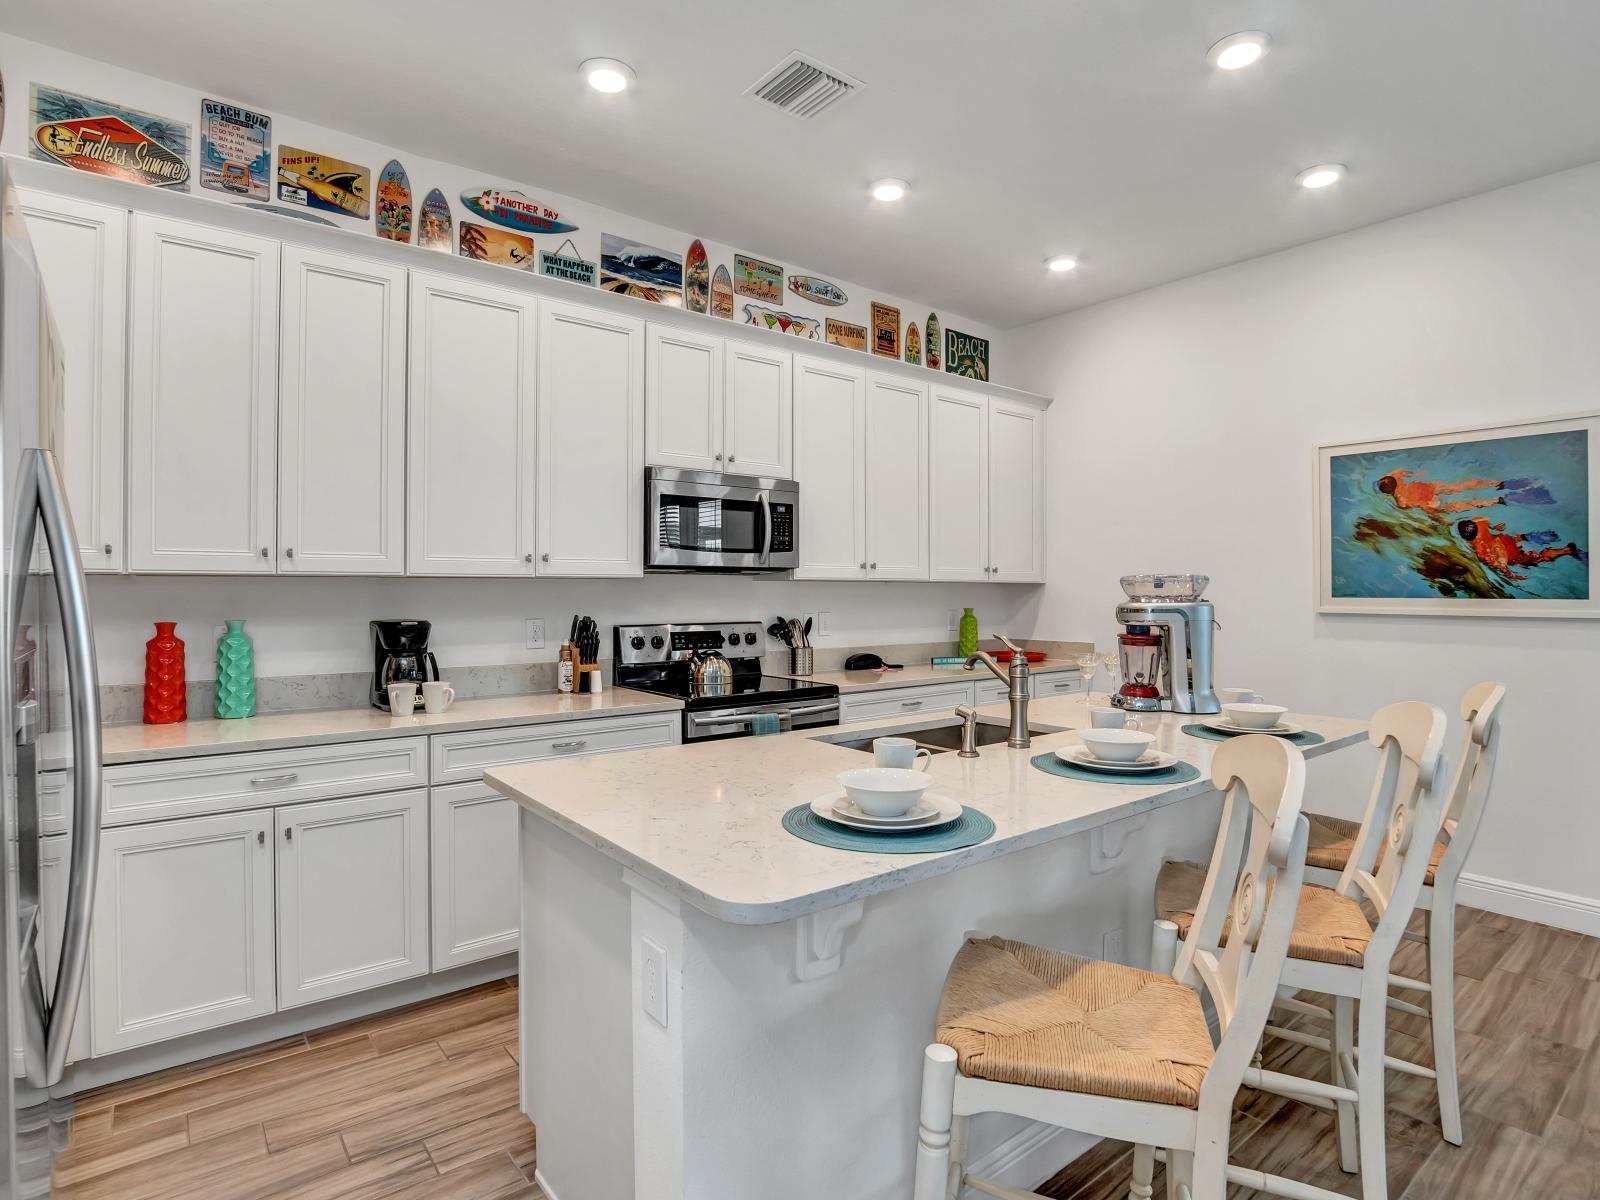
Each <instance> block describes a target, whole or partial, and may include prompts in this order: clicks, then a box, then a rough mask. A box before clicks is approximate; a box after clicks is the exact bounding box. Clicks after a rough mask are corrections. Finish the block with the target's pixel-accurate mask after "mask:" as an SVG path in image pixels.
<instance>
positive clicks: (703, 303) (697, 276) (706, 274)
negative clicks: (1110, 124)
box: [683, 238, 711, 313]
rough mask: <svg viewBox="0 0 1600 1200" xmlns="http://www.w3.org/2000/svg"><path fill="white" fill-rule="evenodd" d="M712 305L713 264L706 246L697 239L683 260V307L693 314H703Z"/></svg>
mask: <svg viewBox="0 0 1600 1200" xmlns="http://www.w3.org/2000/svg"><path fill="white" fill-rule="evenodd" d="M710 303H711V263H710V262H709V261H708V260H707V259H706V245H705V243H704V242H702V241H701V240H700V239H699V238H696V239H695V240H694V242H693V244H692V245H690V247H689V253H688V254H687V255H686V256H685V257H684V260H683V306H684V307H685V308H687V309H688V310H689V311H690V312H693V313H703V312H705V311H706V308H707V306H708V305H709V304H710Z"/></svg>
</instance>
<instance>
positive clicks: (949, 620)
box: [944, 608, 961, 633]
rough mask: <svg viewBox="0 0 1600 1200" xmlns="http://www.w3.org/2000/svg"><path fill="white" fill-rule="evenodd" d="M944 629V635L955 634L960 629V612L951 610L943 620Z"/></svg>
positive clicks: (954, 609)
mask: <svg viewBox="0 0 1600 1200" xmlns="http://www.w3.org/2000/svg"><path fill="white" fill-rule="evenodd" d="M944 628H945V632H946V633H956V632H958V631H959V630H960V629H961V610H960V609H959V608H952V609H951V610H950V613H949V615H948V616H947V617H946V618H945V622H944Z"/></svg>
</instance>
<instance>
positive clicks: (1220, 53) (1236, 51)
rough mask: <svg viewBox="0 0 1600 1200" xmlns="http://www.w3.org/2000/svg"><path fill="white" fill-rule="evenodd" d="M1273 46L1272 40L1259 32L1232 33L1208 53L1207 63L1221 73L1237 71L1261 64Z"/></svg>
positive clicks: (1252, 30)
mask: <svg viewBox="0 0 1600 1200" xmlns="http://www.w3.org/2000/svg"><path fill="white" fill-rule="evenodd" d="M1271 45H1272V39H1271V38H1269V37H1268V36H1267V35H1266V34H1264V33H1261V32H1260V31H1259V30H1254V29H1251V30H1247V31H1246V32H1244V33H1232V34H1229V35H1228V36H1227V37H1225V38H1223V39H1222V40H1221V41H1220V42H1218V43H1217V44H1216V45H1215V46H1213V47H1211V49H1210V50H1208V51H1207V52H1206V61H1207V62H1208V63H1210V64H1211V65H1212V66H1213V67H1216V68H1217V69H1218V70H1219V71H1237V70H1239V69H1240V68H1242V67H1248V66H1249V65H1250V64H1251V63H1255V62H1260V61H1261V56H1262V55H1263V54H1265V53H1266V52H1267V50H1268V49H1269V48H1270V47H1271Z"/></svg>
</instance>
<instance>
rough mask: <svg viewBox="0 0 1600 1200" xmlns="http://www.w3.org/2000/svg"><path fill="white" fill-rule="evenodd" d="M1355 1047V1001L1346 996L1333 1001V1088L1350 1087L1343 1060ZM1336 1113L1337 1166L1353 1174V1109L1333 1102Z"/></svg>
mask: <svg viewBox="0 0 1600 1200" xmlns="http://www.w3.org/2000/svg"><path fill="white" fill-rule="evenodd" d="M1355 1045H1356V1011H1355V1001H1354V1000H1352V999H1350V997H1349V996H1335V997H1334V998H1333V1055H1332V1058H1333V1074H1332V1075H1331V1076H1330V1077H1329V1078H1330V1080H1331V1082H1332V1083H1333V1085H1334V1086H1335V1087H1349V1086H1350V1081H1349V1080H1348V1079H1346V1078H1345V1077H1344V1056H1345V1055H1346V1054H1353V1053H1354V1051H1355ZM1335 1106H1336V1107H1337V1109H1338V1112H1337V1114H1336V1123H1337V1125H1338V1127H1339V1166H1340V1168H1341V1169H1342V1170H1344V1171H1347V1172H1349V1173H1350V1174H1352V1175H1353V1174H1355V1171H1356V1106H1355V1105H1354V1104H1351V1103H1350V1102H1349V1101H1348V1100H1339V1101H1336V1102H1335Z"/></svg>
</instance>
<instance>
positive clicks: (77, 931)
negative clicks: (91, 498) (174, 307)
mask: <svg viewBox="0 0 1600 1200" xmlns="http://www.w3.org/2000/svg"><path fill="white" fill-rule="evenodd" d="M0 206H3V207H0V217H3V226H0V500H3V502H4V504H5V511H4V513H3V518H0V531H3V536H4V539H5V544H4V546H0V564H3V566H4V570H5V578H4V581H3V584H4V586H3V588H0V595H3V596H4V605H5V629H6V631H7V633H8V637H9V642H10V645H11V647H12V650H11V654H9V655H0V712H3V713H5V714H6V716H7V720H8V722H9V728H8V731H7V734H6V736H4V737H0V758H3V768H4V769H3V776H4V796H3V823H4V826H5V829H4V833H5V837H4V839H3V842H4V846H5V855H6V871H5V887H4V890H3V892H0V897H3V899H0V927H3V930H4V937H5V947H4V955H5V973H6V979H5V987H4V988H3V989H0V1030H3V1031H4V1033H5V1038H6V1042H5V1044H6V1047H7V1050H8V1058H9V1059H10V1063H11V1070H9V1071H4V1070H0V1200H22V1198H23V1197H34V1196H44V1195H47V1194H48V1193H49V1178H50V1168H51V1163H52V1161H53V1159H54V1158H55V1155H56V1153H57V1152H58V1151H59V1150H60V1149H61V1148H62V1147H63V1146H64V1145H65V1143H66V1122H67V1118H68V1116H69V1115H70V1112H71V1102H70V1100H68V1099H67V1098H65V1097H64V1096H63V1095H62V1094H61V1093H62V1079H63V1074H64V1072H65V1068H66V1060H67V1053H68V1038H69V1036H70V1035H71V1032H72V1027H73V1022H74V1020H76V1019H77V1017H78V1008H79V1005H78V1000H79V996H80V993H81V992H82V991H83V980H84V972H85V968H86V967H87V963H88V955H89V918H90V915H91V914H92V912H93V910H94V883H95V870H96V865H97V859H98V856H99V849H100V820H99V801H100V797H99V792H100V696H99V683H98V680H97V678H96V674H95V657H94V637H93V631H92V629H91V626H90V622H89V601H88V593H87V590H86V587H85V580H84V574H83V568H82V566H81V565H80V563H79V561H78V552H77V545H78V542H77V538H76V537H75V536H74V534H73V529H72V513H71V512H70V510H69V508H68V505H67V499H66V490H65V487H64V485H63V483H62V476H61V469H60V464H59V463H58V461H57V458H56V447H55V444H54V443H55V441H56V431H57V430H58V429H59V428H60V427H61V404H62V379H63V374H62V372H63V359H62V353H61V346H60V341H59V338H58V337H57V334H56V330H55V327H54V325H53V323H52V321H51V318H50V307H49V303H48V300H47V298H46V296H45V293H44V288H43V285H42V283H41V282H40V277H39V270H38V266H37V264H36V262H35V260H34V256H33V250H32V247H31V246H30V244H29V241H28V232H27V226H26V224H25V218H24V217H23V214H22V211H21V209H20V207H19V204H18V197H17V194H16V192H15V190H14V188H13V187H12V184H11V180H10V177H9V172H8V171H7V168H6V165H5V163H4V161H3V160H0Z"/></svg>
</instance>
